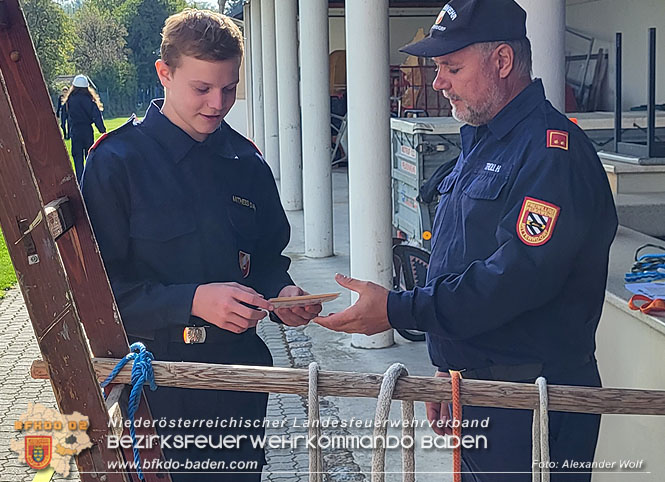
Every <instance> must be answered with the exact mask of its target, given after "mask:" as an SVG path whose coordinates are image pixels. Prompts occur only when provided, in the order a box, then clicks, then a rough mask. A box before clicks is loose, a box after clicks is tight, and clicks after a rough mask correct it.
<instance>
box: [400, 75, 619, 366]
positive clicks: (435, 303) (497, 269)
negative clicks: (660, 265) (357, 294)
mask: <svg viewBox="0 0 665 482" xmlns="http://www.w3.org/2000/svg"><path fill="white" fill-rule="evenodd" d="M461 138H462V147H463V149H462V153H461V154H460V157H459V159H458V161H457V164H456V166H455V168H454V169H453V171H452V172H451V174H450V175H448V176H447V177H446V178H444V179H443V181H442V182H441V184H440V185H439V191H440V193H441V200H440V203H439V206H438V208H437V212H436V217H435V221H434V233H433V234H434V236H433V243H432V253H431V260H430V265H429V271H428V276H427V285H426V286H425V287H424V288H416V289H415V290H414V291H407V292H403V293H396V292H392V293H390V295H389V298H388V315H389V319H390V323H391V325H392V326H393V327H396V328H415V329H419V330H423V331H426V332H427V337H428V348H429V352H430V356H431V358H432V362H433V363H434V365H436V366H438V367H440V368H441V369H443V370H448V369H450V368H452V369H476V368H485V367H489V366H494V365H519V364H528V363H542V364H543V365H545V366H564V365H571V366H576V365H575V362H576V361H578V363H577V365H578V366H579V365H581V364H583V362H585V361H588V360H589V359H590V357H592V356H593V353H594V351H595V341H594V337H595V331H596V327H597V325H598V320H599V318H600V314H601V309H602V305H603V299H604V294H605V284H606V279H607V262H608V251H609V246H610V244H611V242H612V240H613V238H614V234H615V232H616V227H617V216H616V210H615V206H614V202H613V198H612V194H611V191H610V188H609V185H608V181H607V177H606V175H605V172H604V170H603V167H602V165H601V163H600V161H599V159H598V156H597V155H596V152H595V150H594V148H593V146H592V145H591V142H590V141H589V140H588V138H587V137H586V135H585V134H584V133H583V131H582V130H581V129H580V128H578V127H577V126H576V125H575V124H573V123H572V122H570V121H569V120H568V119H567V118H566V117H565V116H564V115H562V114H561V113H559V112H558V111H557V110H555V109H554V108H553V107H552V105H551V104H550V103H549V102H548V101H547V100H546V99H545V95H544V91H543V86H542V82H541V81H540V80H536V81H534V82H533V83H532V84H531V85H530V86H528V87H527V88H526V89H525V90H523V91H522V92H521V93H520V94H519V95H518V96H517V97H516V98H515V99H513V100H512V101H511V102H510V103H509V104H508V105H507V106H506V107H505V108H504V109H503V110H502V111H501V112H500V113H499V114H498V115H497V116H496V117H495V118H494V119H493V120H492V121H490V122H489V123H488V124H487V125H484V126H479V127H472V126H469V125H465V126H464V127H462V129H461Z"/></svg>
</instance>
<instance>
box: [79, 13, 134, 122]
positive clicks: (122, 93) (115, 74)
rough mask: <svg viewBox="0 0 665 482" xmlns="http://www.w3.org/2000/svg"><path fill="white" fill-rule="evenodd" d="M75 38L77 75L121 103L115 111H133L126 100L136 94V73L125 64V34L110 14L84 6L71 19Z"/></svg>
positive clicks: (129, 65) (124, 30)
mask: <svg viewBox="0 0 665 482" xmlns="http://www.w3.org/2000/svg"><path fill="white" fill-rule="evenodd" d="M74 21H75V26H76V32H77V36H76V38H75V40H74V63H75V64H76V68H77V70H78V71H79V72H82V73H84V74H86V75H88V76H89V77H90V78H92V79H93V81H94V82H95V83H96V85H97V88H98V89H99V90H100V91H102V92H108V93H109V95H110V96H112V97H113V98H114V99H123V100H124V102H122V104H123V105H122V106H118V105H117V104H116V105H114V106H112V107H115V110H132V109H133V105H131V104H132V102H131V101H130V100H128V98H130V97H131V98H133V94H134V93H135V90H136V71H135V69H134V66H133V65H131V63H130V62H129V61H128V55H129V51H128V50H127V48H126V42H125V36H126V35H127V30H126V29H125V27H123V26H122V25H121V24H120V23H119V22H118V21H117V20H115V19H114V18H113V16H112V15H111V13H110V12H108V11H106V10H102V9H100V8H99V7H97V6H96V5H94V4H91V3H87V4H84V5H83V6H82V7H81V8H80V9H79V10H78V11H77V12H76V15H75V17H74Z"/></svg>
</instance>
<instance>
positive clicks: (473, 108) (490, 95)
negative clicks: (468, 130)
mask: <svg viewBox="0 0 665 482" xmlns="http://www.w3.org/2000/svg"><path fill="white" fill-rule="evenodd" d="M444 95H445V94H444ZM446 97H447V98H448V99H449V100H451V101H452V100H454V101H457V105H455V104H453V103H452V102H451V104H450V105H451V107H452V109H453V111H452V114H453V117H454V118H455V119H456V120H458V121H460V122H464V123H466V124H469V125H472V126H481V125H484V124H487V123H488V122H489V121H491V120H492V119H493V118H494V116H496V114H497V113H498V112H499V110H500V109H499V107H500V106H501V105H502V102H503V98H502V96H501V91H500V90H499V86H498V85H497V84H495V83H493V84H491V85H490V87H489V89H488V91H487V93H486V94H485V96H484V100H483V101H482V102H477V103H476V104H474V105H472V104H470V103H469V102H468V101H466V100H464V99H462V98H461V97H458V96H456V95H452V96H447V95H446Z"/></svg>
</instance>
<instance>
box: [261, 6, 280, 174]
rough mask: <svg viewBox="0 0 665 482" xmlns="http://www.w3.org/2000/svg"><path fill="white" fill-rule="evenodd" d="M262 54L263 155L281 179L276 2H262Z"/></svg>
mask: <svg viewBox="0 0 665 482" xmlns="http://www.w3.org/2000/svg"><path fill="white" fill-rule="evenodd" d="M261 54H262V56H263V108H264V111H263V118H264V119H265V139H266V140H265V145H266V148H265V151H263V155H264V157H265V159H266V161H267V162H268V165H269V166H270V169H272V173H273V175H274V176H275V179H279V119H278V116H277V59H276V50H275V0H261Z"/></svg>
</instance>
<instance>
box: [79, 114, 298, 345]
mask: <svg viewBox="0 0 665 482" xmlns="http://www.w3.org/2000/svg"><path fill="white" fill-rule="evenodd" d="M160 106H161V101H153V103H152V104H151V105H150V107H149V109H148V111H147V112H146V116H145V119H144V120H143V121H142V122H128V123H126V124H125V125H123V126H122V127H120V128H118V129H117V130H115V131H113V132H111V133H110V134H109V135H107V136H106V137H105V138H104V139H103V140H102V141H101V142H99V144H98V145H96V146H94V147H93V149H91V151H90V154H89V156H88V161H87V164H86V168H85V173H84V176H83V181H82V187H81V190H82V192H83V196H84V199H85V204H86V207H87V210H88V215H89V216H90V220H91V222H92V226H93V229H94V232H95V236H96V238H97V242H98V244H99V248H100V251H101V254H102V258H103V260H104V265H105V266H106V270H107V273H108V277H109V279H110V281H111V286H112V288H113V293H114V295H115V298H116V301H117V303H118V306H119V308H120V312H121V315H122V319H123V322H124V324H125V329H126V331H127V332H128V333H130V334H133V335H137V336H141V335H145V334H150V333H154V332H155V331H156V330H159V329H162V328H167V327H169V326H170V325H187V324H190V322H194V323H195V324H198V325H201V324H202V323H201V320H199V319H195V320H190V313H191V306H192V300H193V297H194V292H195V290H196V288H197V286H198V285H200V284H204V283H211V282H231V281H235V282H237V283H241V284H243V285H246V286H250V287H252V288H254V289H255V290H256V291H257V292H259V293H261V294H263V295H264V296H265V297H266V298H269V297H273V296H276V295H277V294H278V293H279V291H280V290H281V289H282V288H283V287H284V286H286V285H290V284H293V282H292V280H291V278H290V277H289V275H288V273H287V269H288V267H289V264H290V260H289V258H287V257H286V256H283V255H282V250H283V249H284V248H285V247H286V245H287V243H288V241H289V236H290V227H289V224H288V221H287V219H286V215H285V214H284V210H283V209H282V205H281V203H280V200H279V196H278V192H277V187H276V185H275V180H274V178H273V176H272V173H271V171H270V168H269V167H268V165H267V164H266V162H265V161H264V160H263V158H262V156H261V154H260V152H259V151H258V150H257V149H256V147H255V146H254V145H253V144H252V143H251V142H250V141H248V140H247V139H245V138H244V137H243V136H241V135H240V134H238V133H237V132H235V131H234V130H233V129H231V127H229V126H228V124H226V123H222V125H221V126H220V127H219V128H218V129H217V130H216V131H215V132H214V133H212V134H210V135H209V136H208V138H207V139H206V140H205V141H204V142H197V141H195V140H194V139H192V138H191V137H190V136H189V135H188V134H187V133H185V132H184V131H183V130H181V129H180V128H179V127H177V126H176V125H175V124H173V123H172V122H171V121H169V120H168V119H167V118H166V117H165V116H164V115H163V114H162V113H161V111H160ZM192 318H194V317H192Z"/></svg>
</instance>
